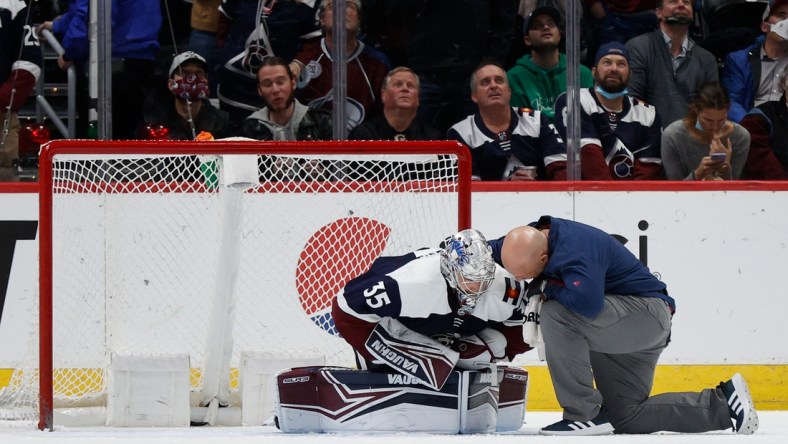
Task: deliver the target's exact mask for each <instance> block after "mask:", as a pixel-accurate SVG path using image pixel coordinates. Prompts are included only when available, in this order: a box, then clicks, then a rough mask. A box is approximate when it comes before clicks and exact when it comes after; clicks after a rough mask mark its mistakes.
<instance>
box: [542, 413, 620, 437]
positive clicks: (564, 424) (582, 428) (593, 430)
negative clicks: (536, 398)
mask: <svg viewBox="0 0 788 444" xmlns="http://www.w3.org/2000/svg"><path fill="white" fill-rule="evenodd" d="M613 430H614V429H613V425H612V424H610V419H608V415H607V411H605V409H604V408H603V409H602V410H600V411H599V414H598V415H596V417H595V418H594V419H592V420H591V421H572V420H571V419H562V420H560V421H558V422H556V423H554V424H550V425H549V426H547V427H543V428H542V429H541V430H539V434H540V435H576V436H591V435H609V434H611V433H613Z"/></svg>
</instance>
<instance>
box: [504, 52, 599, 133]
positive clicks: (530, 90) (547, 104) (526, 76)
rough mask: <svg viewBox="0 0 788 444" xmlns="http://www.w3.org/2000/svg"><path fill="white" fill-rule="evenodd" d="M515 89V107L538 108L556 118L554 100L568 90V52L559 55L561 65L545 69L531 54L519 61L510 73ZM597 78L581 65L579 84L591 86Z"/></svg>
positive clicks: (510, 82) (513, 100)
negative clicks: (533, 59) (534, 60)
mask: <svg viewBox="0 0 788 444" xmlns="http://www.w3.org/2000/svg"><path fill="white" fill-rule="evenodd" d="M506 76H507V77H508V78H509V85H510V86H511V88H512V101H511V103H512V106H516V107H519V108H522V107H525V108H531V109H535V110H539V111H541V112H543V113H544V114H545V116H547V118H548V119H549V120H550V122H551V123H552V122H554V121H555V99H557V98H558V96H559V95H561V94H562V93H564V92H566V55H564V54H559V55H558V65H556V66H555V67H554V68H552V69H547V70H545V69H542V68H540V67H538V66H536V65H535V64H534V62H533V61H532V60H531V55H530V54H526V55H524V56H522V57H520V59H519V60H517V64H516V65H515V66H513V67H512V68H511V69H510V70H509V71H508V72H507V73H506ZM593 86H594V78H593V76H592V75H591V70H590V69H588V68H586V67H585V66H580V87H581V88H591V87H593Z"/></svg>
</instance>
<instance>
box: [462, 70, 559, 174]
mask: <svg viewBox="0 0 788 444" xmlns="http://www.w3.org/2000/svg"><path fill="white" fill-rule="evenodd" d="M511 96H512V90H511V89H510V88H509V81H508V80H507V78H506V71H504V70H503V68H501V66H500V65H497V64H495V63H493V62H482V63H480V64H479V67H478V68H476V70H475V71H474V72H473V74H471V100H473V102H474V103H476V104H477V105H478V106H479V111H478V112H476V113H475V114H471V115H470V116H468V117H466V118H465V119H463V120H461V121H459V122H458V123H456V124H454V126H452V127H451V128H450V129H449V133H448V137H449V138H450V139H455V140H458V141H460V142H462V143H464V144H465V145H467V146H468V147H469V148H470V149H471V156H472V157H473V165H472V173H473V179H474V180H509V181H520V180H566V146H565V145H564V141H563V140H561V138H560V137H559V136H558V133H557V132H556V130H555V126H554V125H553V124H552V123H550V122H549V121H548V120H547V117H545V115H544V114H542V112H541V111H537V110H532V109H527V108H519V109H518V108H513V107H512V106H511V105H510V104H509V103H510V102H509V101H510V98H511Z"/></svg>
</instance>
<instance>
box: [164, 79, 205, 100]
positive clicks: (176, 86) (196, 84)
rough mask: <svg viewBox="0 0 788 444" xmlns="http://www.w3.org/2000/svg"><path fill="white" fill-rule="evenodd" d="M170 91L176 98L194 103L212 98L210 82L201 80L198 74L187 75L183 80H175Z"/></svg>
mask: <svg viewBox="0 0 788 444" xmlns="http://www.w3.org/2000/svg"><path fill="white" fill-rule="evenodd" d="M170 91H172V93H173V94H175V97H180V98H181V99H183V100H187V101H192V102H193V101H197V100H202V99H207V98H208V96H210V89H209V88H208V80H207V79H205V78H199V77H198V76H197V75H196V74H186V76H185V77H183V78H182V79H179V80H173V81H172V84H171V86H170Z"/></svg>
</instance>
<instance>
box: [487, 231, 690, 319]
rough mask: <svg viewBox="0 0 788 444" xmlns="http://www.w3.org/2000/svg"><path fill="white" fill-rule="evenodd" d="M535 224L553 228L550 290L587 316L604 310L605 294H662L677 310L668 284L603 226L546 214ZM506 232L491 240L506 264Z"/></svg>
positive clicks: (496, 254)
mask: <svg viewBox="0 0 788 444" xmlns="http://www.w3.org/2000/svg"><path fill="white" fill-rule="evenodd" d="M530 225H531V226H533V227H536V228H539V229H543V228H549V230H550V233H549V235H548V240H547V247H548V260H547V266H546V267H545V269H544V271H543V272H542V273H543V275H545V276H546V277H548V278H549V280H548V284H547V287H546V288H545V295H546V296H547V298H548V299H555V300H557V301H558V302H560V303H561V305H563V306H564V307H566V308H568V309H570V310H572V311H574V312H576V313H579V314H581V315H583V316H587V317H594V316H596V315H597V314H599V312H600V311H602V307H603V306H604V299H605V295H606V294H612V295H632V296H643V297H655V298H660V299H662V300H664V301H665V302H667V303H668V304H669V305H670V307H671V309H675V307H676V305H675V301H674V300H673V298H671V297H670V296H668V295H667V289H666V287H665V284H664V283H663V282H662V281H660V280H659V279H657V278H655V277H654V276H653V275H652V274H651V272H650V271H649V269H648V268H647V267H646V266H645V265H643V263H642V262H640V261H639V260H638V259H637V258H636V257H635V255H633V254H632V253H631V252H630V251H629V250H627V249H626V247H624V245H623V244H621V242H619V241H617V240H616V239H615V238H613V236H610V235H609V234H607V233H605V232H604V231H602V230H600V229H598V228H594V227H592V226H589V225H585V224H582V223H579V222H574V221H571V220H565V219H559V218H557V217H550V216H542V217H541V218H540V219H539V221H538V222H534V223H532V224H530ZM503 239H504V238H503V237H502V238H499V239H496V240H492V241H489V243H490V246H491V247H492V249H493V258H494V259H495V261H496V262H497V263H499V264H500V263H501V248H502V247H503Z"/></svg>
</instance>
